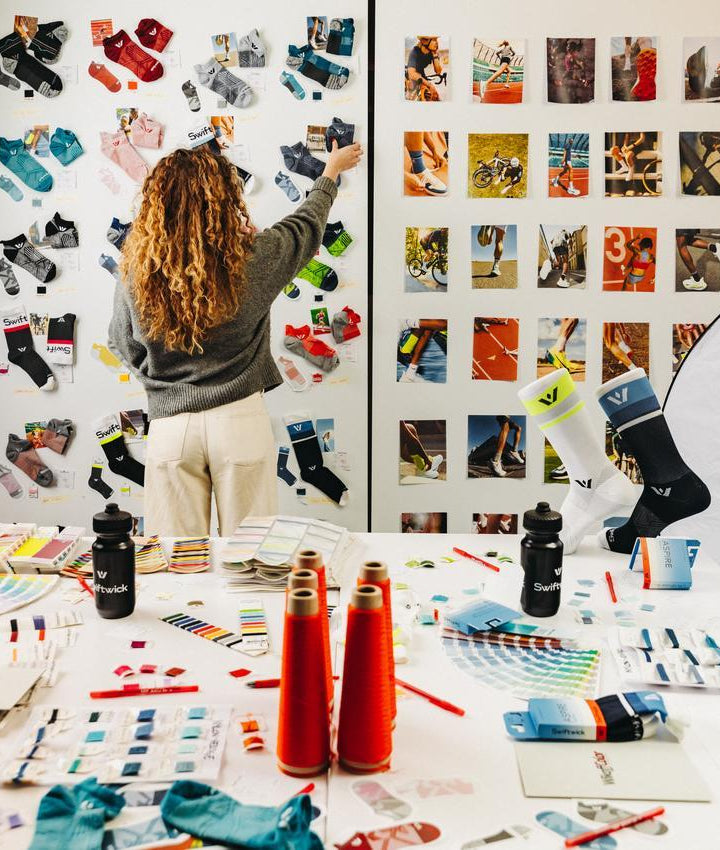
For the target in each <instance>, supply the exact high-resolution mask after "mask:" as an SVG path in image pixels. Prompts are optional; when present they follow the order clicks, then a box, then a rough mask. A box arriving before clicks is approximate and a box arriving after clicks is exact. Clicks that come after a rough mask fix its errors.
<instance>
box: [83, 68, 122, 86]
mask: <svg viewBox="0 0 720 850" xmlns="http://www.w3.org/2000/svg"><path fill="white" fill-rule="evenodd" d="M88 74H90V76H91V77H92V78H93V79H94V80H97V81H98V82H99V83H102V84H103V85H104V86H105V88H106V89H107V90H108V91H109V92H113V94H116V93H117V92H119V91H120V89H121V88H122V85H121V83H120V80H118V78H117V77H116V76H115V74H113V72H112V71H111V70H110V69H109V68H108V67H107V65H102V64H101V63H99V62H91V63H90V64H89V65H88Z"/></svg>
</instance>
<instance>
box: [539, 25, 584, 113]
mask: <svg viewBox="0 0 720 850" xmlns="http://www.w3.org/2000/svg"><path fill="white" fill-rule="evenodd" d="M547 97H548V101H549V102H550V103H590V102H591V101H593V100H594V99H595V39H594V38H549V39H548V40H547Z"/></svg>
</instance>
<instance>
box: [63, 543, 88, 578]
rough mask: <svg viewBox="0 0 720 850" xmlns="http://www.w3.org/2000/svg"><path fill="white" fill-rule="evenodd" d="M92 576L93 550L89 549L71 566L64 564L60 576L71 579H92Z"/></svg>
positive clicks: (71, 563)
mask: <svg viewBox="0 0 720 850" xmlns="http://www.w3.org/2000/svg"><path fill="white" fill-rule="evenodd" d="M92 574H93V566H92V549H88V550H87V551H86V552H83V553H81V554H80V555H78V556H77V558H73V560H72V561H71V562H70V563H69V564H63V566H62V568H61V570H60V575H62V576H68V577H69V578H78V577H80V578H92Z"/></svg>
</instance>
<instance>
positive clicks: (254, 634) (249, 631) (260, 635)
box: [240, 599, 270, 655]
mask: <svg viewBox="0 0 720 850" xmlns="http://www.w3.org/2000/svg"><path fill="white" fill-rule="evenodd" d="M240 633H241V635H242V639H243V646H244V649H243V652H245V653H247V654H248V655H262V654H263V653H265V652H269V651H270V638H269V635H268V630H267V620H266V618H265V609H264V608H263V604H262V602H261V601H260V600H259V599H246V600H245V602H244V603H243V605H242V606H241V607H240Z"/></svg>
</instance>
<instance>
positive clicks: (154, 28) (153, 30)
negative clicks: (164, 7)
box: [135, 18, 173, 53]
mask: <svg viewBox="0 0 720 850" xmlns="http://www.w3.org/2000/svg"><path fill="white" fill-rule="evenodd" d="M135 35H136V36H137V37H138V41H139V42H140V44H142V46H143V47H147V48H149V49H150V50H154V51H156V53H162V52H163V50H165V48H166V47H167V46H168V43H169V41H170V39H171V38H172V37H173V31H172V30H171V29H168V28H167V27H166V26H163V25H162V24H161V23H160V21H158V20H156V19H155V18H143V19H142V20H141V21H140V22H139V23H138V25H137V29H136V30H135Z"/></svg>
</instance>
